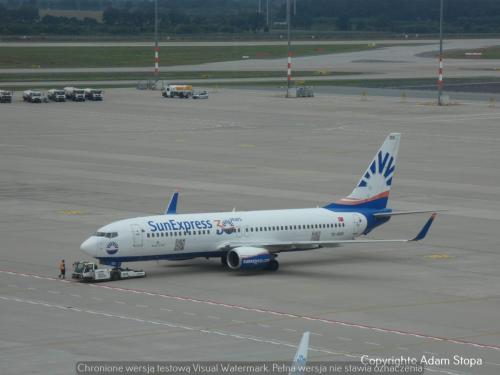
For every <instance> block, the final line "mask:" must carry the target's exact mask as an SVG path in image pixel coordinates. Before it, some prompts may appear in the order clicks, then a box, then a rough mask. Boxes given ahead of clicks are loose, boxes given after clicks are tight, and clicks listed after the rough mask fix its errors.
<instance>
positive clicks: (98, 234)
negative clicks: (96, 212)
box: [94, 232, 118, 238]
mask: <svg viewBox="0 0 500 375" xmlns="http://www.w3.org/2000/svg"><path fill="white" fill-rule="evenodd" d="M94 236H96V237H106V238H115V237H118V232H96V233H94Z"/></svg>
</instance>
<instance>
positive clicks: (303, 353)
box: [288, 332, 310, 375]
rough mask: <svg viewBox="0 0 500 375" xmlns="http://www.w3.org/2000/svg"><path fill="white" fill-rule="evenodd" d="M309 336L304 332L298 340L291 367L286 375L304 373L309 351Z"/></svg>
mask: <svg viewBox="0 0 500 375" xmlns="http://www.w3.org/2000/svg"><path fill="white" fill-rule="evenodd" d="M309 335H310V332H304V333H303V334H302V338H301V339H300V344H299V347H298V349H297V352H296V353H295V356H294V357H293V362H292V366H291V367H290V371H289V372H288V375H303V374H304V373H305V372H306V364H307V353H308V351H309Z"/></svg>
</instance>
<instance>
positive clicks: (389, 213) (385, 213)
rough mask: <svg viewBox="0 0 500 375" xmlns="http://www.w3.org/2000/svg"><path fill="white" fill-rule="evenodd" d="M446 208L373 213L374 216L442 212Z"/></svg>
mask: <svg viewBox="0 0 500 375" xmlns="http://www.w3.org/2000/svg"><path fill="white" fill-rule="evenodd" d="M443 211H446V210H422V211H393V212H377V213H374V214H373V216H375V217H390V216H398V215H413V214H429V213H431V212H443Z"/></svg>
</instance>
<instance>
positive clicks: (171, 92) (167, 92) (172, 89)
mask: <svg viewBox="0 0 500 375" xmlns="http://www.w3.org/2000/svg"><path fill="white" fill-rule="evenodd" d="M161 95H162V96H163V97H165V98H175V97H179V98H190V97H191V96H193V86H191V85H167V86H165V87H164V89H163V90H162V92H161Z"/></svg>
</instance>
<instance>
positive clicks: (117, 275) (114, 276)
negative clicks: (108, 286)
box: [111, 270, 120, 281]
mask: <svg viewBox="0 0 500 375" xmlns="http://www.w3.org/2000/svg"><path fill="white" fill-rule="evenodd" d="M111 280H113V281H116V280H120V273H119V272H118V271H114V270H113V271H111Z"/></svg>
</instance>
